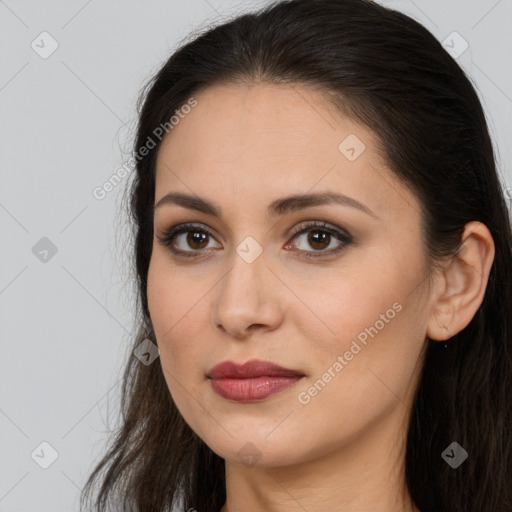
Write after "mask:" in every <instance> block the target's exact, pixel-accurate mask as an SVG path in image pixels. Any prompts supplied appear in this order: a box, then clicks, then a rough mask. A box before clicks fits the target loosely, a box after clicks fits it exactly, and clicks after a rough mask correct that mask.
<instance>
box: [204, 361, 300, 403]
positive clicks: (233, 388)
mask: <svg viewBox="0 0 512 512" xmlns="http://www.w3.org/2000/svg"><path fill="white" fill-rule="evenodd" d="M207 377H208V378H209V379H210V382H211V385H212V388H213V390H214V391H215V392H216V393H217V394H218V395H220V396H221V397H223V398H225V399H227V400H232V401H235V402H254V401H261V400H264V399H266V398H268V397H270V396H272V395H274V394H276V393H279V392H280V391H283V390H285V389H287V388H289V387H291V386H293V385H294V384H296V383H297V382H298V381H300V380H301V379H302V378H304V377H305V374H304V373H303V372H301V371H298V370H292V369H289V368H284V367H283V366H279V365H276V364H274V363H269V362H267V361H260V360H250V361H247V362H246V363H245V364H242V365H239V364H237V363H234V362H232V361H224V362H222V363H220V364H218V365H216V366H214V367H213V368H212V369H211V370H210V371H209V372H208V374H207Z"/></svg>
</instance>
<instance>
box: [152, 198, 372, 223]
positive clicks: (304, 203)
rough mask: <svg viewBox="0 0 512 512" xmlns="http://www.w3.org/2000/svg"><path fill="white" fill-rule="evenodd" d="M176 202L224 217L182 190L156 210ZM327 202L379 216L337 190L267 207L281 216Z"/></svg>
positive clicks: (204, 201)
mask: <svg viewBox="0 0 512 512" xmlns="http://www.w3.org/2000/svg"><path fill="white" fill-rule="evenodd" d="M171 204H176V205H178V206H182V207H183V208H188V209H190V210H197V211H199V212H202V213H206V214H208V215H213V216H215V217H219V218H221V217H222V209H221V208H220V207H219V206H216V205H215V204H213V203H211V202H210V201H207V200H206V199H203V198H201V197H199V196H195V195H189V194H183V193H181V192H169V193H168V194H166V195H165V196H163V197H162V198H161V199H160V200H159V201H158V203H157V204H156V205H155V206H154V210H156V209H157V208H160V207H161V206H164V205H171ZM325 204H340V205H342V206H350V207H352V208H356V209H358V210H360V211H362V212H364V213H366V214H368V215H370V216H372V217H374V218H376V219H378V218H379V217H378V216H377V215H376V214H375V213H374V212H373V211H372V210H370V208H368V207H367V206H366V205H364V204H363V203H360V202H359V201H357V200H356V199H353V198H352V197H349V196H346V195H344V194H339V193H337V192H318V193H314V194H295V195H291V196H287V197H282V198H279V199H276V200H275V201H273V202H272V203H270V205H269V206H268V208H267V215H268V216H269V217H280V216H283V215H286V214H288V213H292V212H294V211H297V210H302V209H303V208H308V207H312V206H320V205H325Z"/></svg>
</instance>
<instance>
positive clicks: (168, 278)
mask: <svg viewBox="0 0 512 512" xmlns="http://www.w3.org/2000/svg"><path fill="white" fill-rule="evenodd" d="M195 99H196V100H197V105H196V106H195V107H193V108H191V109H190V112H189V113H188V114H186V115H183V116H182V118H181V119H180V121H179V124H178V125H176V126H175V127H174V128H173V130H172V131H171V132H170V133H169V135H168V136H167V137H166V138H165V139H164V141H163V143H162V146H161V148H160V150H159V154H158V162H157V173H156V190H155V204H159V206H158V207H157V208H156V209H155V216H154V230H155V238H154V241H153V252H152V257H151V262H150V267H149V275H148V300H149V309H150V314H151V320H152V322H153V326H154V329H155V334H156V340H157V343H158V346H159V349H160V363H161V365H162V368H163V372H164V375H165V379H166V382H167V384H168V387H169V391H170V393H171V395H172V398H173V400H174V402H175V403H176V405H177V407H178V409H179V411H180V412H181V414H182V415H183V417H184V419H185V421H186V422H187V423H188V424H189V425H190V427H191V428H192V429H193V430H194V431H195V432H196V433H197V434H198V435H199V436H200V437H201V438H202V439H203V440H204V441H205V442H206V444H207V445H208V446H210V448H211V449H212V450H213V451H214V452H216V453H217V454H218V455H220V456H221V457H223V458H225V459H229V460H231V461H239V462H242V461H245V462H249V463H251V464H258V465H262V466H267V467H271V466H278V465H288V464H297V463H300V462H305V461H311V460H313V459H316V458H318V457H322V456H326V455H328V454H332V453H334V452H335V451H337V450H346V451H347V453H348V448H349V447H350V449H351V450H352V449H353V448H354V447H357V446H359V447H360V448H363V447H367V449H372V450H373V451H374V453H375V454H376V453H377V451H378V450H380V449H381V445H382V438H383V437H385V438H386V439H387V440H388V441H389V443H387V445H389V444H390V443H391V444H392V443H396V439H397V432H398V431H400V432H402V433H403V432H405V425H406V423H407V419H408V413H409V410H410V405H411V401H412V397H413V394H414V391H415V387H416V384H417V379H418V375H419V372H420V369H421V365H422V355H423V354H424V352H423V351H422V349H423V348H424V347H425V336H426V329H427V322H428V315H429V304H430V303H429V301H430V297H429V292H428V286H427V285H428V281H427V267H426V263H425V258H424V247H423V245H422V238H421V232H420V213H419V212H420V206H419V203H418V201H417V200H416V198H415V197H414V195H413V194H412V193H411V192H410V191H409V190H408V189H406V188H404V187H403V186H402V185H401V184H400V182H399V181H398V180H397V179H396V178H395V177H394V176H393V175H392V174H391V173H390V171H389V170H388V169H387V168H386V167H385V166H384V164H383V163H382V162H381V161H380V160H379V158H378V155H377V152H376V140H377V139H376V136H375V135H374V134H373V133H372V132H371V131H370V130H369V129H367V128H366V127H364V126H363V125H361V124H358V123H355V122H353V121H351V120H349V119H348V118H343V117H341V116H339V115H335V114H334V112H333V110H332V108H330V107H329V106H328V105H327V103H326V102H325V101H324V99H323V98H322V96H320V93H319V92H317V91H314V90H312V89H309V88H307V87H306V86H301V87H299V86H296V87H291V86H277V85H260V84H254V85H250V86H247V85H232V86H225V85H224V86H216V87H212V88H209V89H206V90H204V91H202V92H201V93H199V94H198V95H196V96H195ZM363 145H364V146H363ZM170 193H173V194H185V195H187V196H189V197H190V198H191V200H194V201H196V203H195V204H196V206H197V205H198V204H199V201H201V202H202V201H204V202H208V203H210V204H212V205H214V207H215V209H216V211H217V212H216V213H217V214H218V215H215V214H213V212H209V213H206V212H203V211H199V210H197V209H193V208H192V207H191V206H190V207H186V205H185V204H184V203H183V202H181V204H180V205H179V204H177V203H176V202H174V201H172V200H171V199H170V198H168V200H163V201H162V199H163V198H164V197H165V196H166V195H167V194H170ZM326 193H328V194H339V195H340V196H341V195H342V196H345V199H344V200H341V201H340V202H334V201H331V202H327V201H325V202H322V201H319V202H318V203H316V204H315V203H313V201H311V200H305V199H303V200H301V201H295V200H289V201H285V202H282V201H283V199H285V198H288V197H290V196H296V195H299V196H302V195H305V196H310V195H315V194H326ZM277 203H279V204H280V207H276V204H277ZM271 206H274V208H273V209H269V207H271ZM185 223H192V224H193V226H192V227H190V226H189V227H187V228H185V229H184V232H182V233H179V234H177V235H176V236H175V237H174V238H173V239H172V240H171V241H169V240H168V242H169V243H168V244H167V245H166V244H165V243H163V242H161V241H160V240H159V239H158V238H157V237H165V236H166V233H167V232H168V231H169V230H170V229H171V228H173V227H175V226H178V225H183V224H185ZM319 224H320V226H318V225H319ZM306 228H307V229H306ZM298 231H301V234H295V233H296V232H298ZM173 251H182V252H184V253H185V254H178V253H176V252H173ZM252 359H258V360H263V361H267V362H271V363H274V364H277V365H280V366H283V367H285V368H288V369H292V370H295V371H296V372H298V373H299V374H300V375H303V377H301V378H297V379H293V380H288V381H286V380H284V379H281V380H279V379H275V380H272V379H269V378H267V379H266V380H265V378H263V379H260V380H259V382H260V385H259V387H258V385H256V384H254V383H255V382H256V380H252V381H251V382H249V381H248V380H246V382H244V383H241V384H240V386H236V382H240V381H233V380H231V381H230V383H228V384H226V386H225V388H227V389H231V391H233V390H234V392H236V390H237V389H238V390H239V391H240V390H246V392H247V389H249V388H250V389H253V391H254V394H253V395H250V396H252V399H251V398H248V396H249V395H247V394H246V395H244V394H243V392H242V391H240V393H241V394H240V395H239V396H238V397H236V396H234V395H229V396H228V397H226V396H223V395H221V394H219V393H218V392H216V391H215V389H214V387H215V386H214V385H213V384H214V381H213V380H211V379H210V378H208V376H207V374H208V373H209V371H210V370H211V369H212V367H214V366H215V365H217V364H218V363H221V362H223V361H226V360H229V361H232V362H235V363H238V364H243V363H245V362H246V361H248V360H252ZM157 361H158V360H157ZM155 364H157V363H155ZM219 382H221V381H216V383H217V385H219V387H220V384H219ZM224 382H227V381H226V380H224ZM276 382H277V383H279V382H286V383H287V384H288V387H284V388H282V389H281V390H280V391H279V392H276V393H273V394H270V395H268V396H264V395H261V394H258V390H260V391H261V389H262V388H263V389H267V387H268V386H269V385H272V383H276ZM290 384H291V385H290ZM244 396H245V398H244ZM377 440H378V442H377ZM385 444H386V443H385ZM351 453H352V452H351ZM353 453H356V452H353Z"/></svg>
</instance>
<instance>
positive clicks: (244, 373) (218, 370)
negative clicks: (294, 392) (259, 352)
mask: <svg viewBox="0 0 512 512" xmlns="http://www.w3.org/2000/svg"><path fill="white" fill-rule="evenodd" d="M262 376H272V377H304V374H303V373H302V372H300V371H297V370H290V369H289V368H284V367H283V366H279V365H277V364H274V363H270V362H268V361H261V360H259V359H251V360H250V361H247V362H246V363H244V364H242V365H240V364H237V363H235V362H233V361H223V362H222V363H219V364H217V365H215V366H214V367H213V368H212V369H211V370H210V371H209V372H208V373H207V377H209V378H210V379H230V378H231V379H250V378H254V377H262Z"/></svg>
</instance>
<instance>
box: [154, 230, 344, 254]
mask: <svg viewBox="0 0 512 512" xmlns="http://www.w3.org/2000/svg"><path fill="white" fill-rule="evenodd" d="M315 228H316V229H315ZM315 230H316V231H319V232H325V233H329V234H330V235H331V236H334V237H335V238H336V239H337V240H338V241H340V242H342V243H341V244H340V245H339V246H338V247H337V248H335V249H330V250H328V251H323V250H318V251H302V250H299V252H305V253H306V254H304V255H303V256H302V257H305V258H321V257H326V256H332V255H333V254H337V253H339V252H341V251H342V250H344V249H345V248H346V247H347V246H348V245H350V244H351V243H352V241H353V237H352V235H350V234H349V233H348V232H346V231H342V230H340V229H338V228H335V227H334V226H332V227H331V226H330V225H329V224H327V223H325V222H310V223H301V224H299V225H298V226H297V229H296V230H294V233H293V235H292V238H291V240H293V239H295V238H297V237H298V236H299V235H302V234H304V233H308V232H310V231H315ZM191 231H192V232H197V233H205V234H207V235H209V236H211V237H212V238H213V236H212V234H211V232H210V231H209V230H208V229H203V228H201V227H200V226H198V225H197V224H190V223H186V224H179V225H177V226H174V227H172V228H170V229H168V230H167V231H164V232H163V233H162V234H157V239H158V241H159V242H160V243H161V244H162V245H164V246H166V247H169V250H170V251H171V252H172V253H173V254H175V255H177V256H183V257H185V258H197V257H198V256H199V253H201V252H205V249H200V250H191V251H181V250H179V249H175V248H173V247H172V243H173V241H174V239H175V238H176V237H177V236H178V235H180V234H182V233H188V232H191ZM286 245H288V242H287V244H286Z"/></svg>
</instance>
